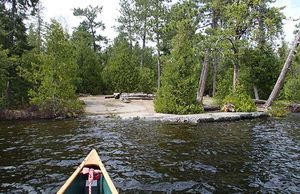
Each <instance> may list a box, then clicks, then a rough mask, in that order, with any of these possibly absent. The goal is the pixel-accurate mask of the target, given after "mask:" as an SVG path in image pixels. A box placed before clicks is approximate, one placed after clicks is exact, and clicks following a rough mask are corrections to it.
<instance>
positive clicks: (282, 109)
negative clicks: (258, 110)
mask: <svg viewBox="0 0 300 194" xmlns="http://www.w3.org/2000/svg"><path fill="white" fill-rule="evenodd" d="M286 108H287V105H286V103H285V102H283V101H275V102H273V104H272V106H271V107H270V108H269V110H268V113H269V114H270V115H271V116H272V117H285V116H286V115H287V113H288V112H287V110H286Z"/></svg>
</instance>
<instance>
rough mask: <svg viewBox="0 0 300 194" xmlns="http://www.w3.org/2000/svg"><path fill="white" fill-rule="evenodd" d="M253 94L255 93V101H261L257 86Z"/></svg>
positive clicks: (254, 87)
mask: <svg viewBox="0 0 300 194" xmlns="http://www.w3.org/2000/svg"><path fill="white" fill-rule="evenodd" d="M253 92H254V97H255V100H259V95H258V90H257V87H256V86H253Z"/></svg>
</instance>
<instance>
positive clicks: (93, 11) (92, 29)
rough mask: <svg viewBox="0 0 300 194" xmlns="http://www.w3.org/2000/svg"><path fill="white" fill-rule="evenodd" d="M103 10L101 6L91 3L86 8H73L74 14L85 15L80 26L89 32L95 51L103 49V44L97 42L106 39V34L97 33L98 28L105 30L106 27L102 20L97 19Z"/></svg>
mask: <svg viewBox="0 0 300 194" xmlns="http://www.w3.org/2000/svg"><path fill="white" fill-rule="evenodd" d="M101 12H102V7H101V6H100V7H99V6H95V7H92V6H91V5H90V6H88V7H86V8H84V9H82V8H74V10H73V15H74V16H81V17H85V19H84V20H83V21H82V22H81V23H80V27H81V28H83V29H85V30H86V31H88V32H89V34H90V36H91V38H92V43H93V49H94V51H95V52H96V51H100V50H101V46H100V45H99V44H97V42H98V41H105V40H106V38H105V37H104V36H101V35H100V34H98V35H97V31H96V30H97V29H100V30H104V28H105V25H104V23H103V22H102V21H97V17H98V15H100V14H101Z"/></svg>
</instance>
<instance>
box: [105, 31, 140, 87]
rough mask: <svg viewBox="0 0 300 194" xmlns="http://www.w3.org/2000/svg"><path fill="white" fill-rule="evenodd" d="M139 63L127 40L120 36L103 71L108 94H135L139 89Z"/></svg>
mask: <svg viewBox="0 0 300 194" xmlns="http://www.w3.org/2000/svg"><path fill="white" fill-rule="evenodd" d="M138 65H139V63H138V61H137V60H136V59H135V58H134V57H133V56H132V50H131V49H130V45H129V43H128V42H127V41H126V39H125V38H124V37H123V36H122V35H120V36H119V37H117V38H116V39H115V42H114V45H113V47H112V51H111V57H110V58H109V60H108V64H107V66H106V67H105V68H104V70H103V79H104V81H105V83H106V86H107V90H108V92H134V91H137V89H138V86H137V85H138V84H137V83H138V80H139V79H138V76H139V71H138V69H137V68H136V67H137V66H138Z"/></svg>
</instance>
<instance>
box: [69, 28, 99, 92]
mask: <svg viewBox="0 0 300 194" xmlns="http://www.w3.org/2000/svg"><path fill="white" fill-rule="evenodd" d="M72 42H73V44H74V46H75V56H76V63H77V65H78V82H77V83H76V86H77V92H79V93H85V94H87V93H88V94H93V95H95V94H100V93H101V92H103V88H104V84H103V80H102V75H101V74H102V64H101V60H100V58H99V57H98V55H97V54H96V52H94V50H93V49H92V48H91V45H92V40H91V37H90V35H89V33H88V32H87V31H86V30H84V29H80V28H79V29H77V31H75V32H74V33H73V38H72Z"/></svg>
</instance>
